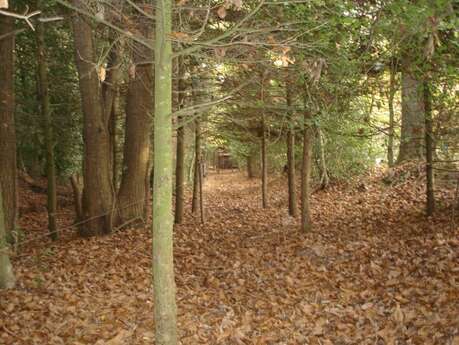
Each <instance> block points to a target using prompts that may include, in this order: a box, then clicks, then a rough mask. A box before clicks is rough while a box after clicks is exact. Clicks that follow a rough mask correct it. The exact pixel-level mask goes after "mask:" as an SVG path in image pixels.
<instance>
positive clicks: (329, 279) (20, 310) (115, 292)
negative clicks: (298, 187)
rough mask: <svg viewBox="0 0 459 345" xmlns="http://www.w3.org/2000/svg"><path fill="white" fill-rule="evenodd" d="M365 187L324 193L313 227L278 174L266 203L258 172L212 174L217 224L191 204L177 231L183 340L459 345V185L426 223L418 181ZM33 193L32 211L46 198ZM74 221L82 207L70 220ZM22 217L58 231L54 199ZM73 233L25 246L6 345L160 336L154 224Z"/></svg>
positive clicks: (210, 193) (7, 308)
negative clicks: (457, 214)
mask: <svg viewBox="0 0 459 345" xmlns="http://www.w3.org/2000/svg"><path fill="white" fill-rule="evenodd" d="M392 175H394V174H392ZM403 176H406V175H403ZM392 178H393V176H392ZM360 184H361V183H360V182H359V183H354V184H353V183H349V184H347V185H333V186H330V187H329V188H328V189H326V190H323V191H318V192H316V193H314V195H313V196H312V205H313V222H314V226H313V230H312V231H311V232H310V233H306V234H304V233H300V232H299V231H298V223H297V220H295V219H291V218H289V217H288V216H287V214H286V211H285V209H286V202H287V195H286V181H285V180H284V179H283V178H277V179H274V180H273V181H271V183H270V207H269V208H268V209H267V210H263V209H262V208H261V205H260V200H259V199H260V197H259V191H260V187H259V181H256V180H249V179H247V178H245V177H243V176H241V175H239V174H237V173H222V174H216V175H210V177H209V178H208V180H207V181H206V184H205V200H204V204H205V206H206V218H207V219H206V224H204V225H201V224H199V221H198V219H194V218H193V217H192V216H191V214H190V213H189V210H187V212H188V213H187V216H186V220H185V222H184V224H182V225H178V226H176V227H175V233H174V242H175V247H174V250H175V264H176V282H177V302H178V310H179V315H178V323H179V330H180V341H181V343H182V344H222V345H225V344H236V345H238V344H255V345H257V344H272V345H283V344H314V345H315V344H317V345H319V344H320V345H331V344H333V345H340V344H343V345H344V344H371V345H375V344H376V345H382V344H387V345H396V344H419V345H421V344H438V345H458V344H459V265H458V262H459V260H458V259H459V236H458V234H459V231H458V228H457V227H455V226H453V225H452V222H451V212H450V211H451V210H450V209H448V207H447V205H448V203H447V201H448V200H450V199H448V198H451V195H452V194H451V191H444V190H441V191H438V193H437V194H438V196H439V199H440V203H439V204H440V210H439V211H438V212H437V214H436V215H435V217H432V218H426V217H425V216H424V215H423V207H424V205H423V200H424V187H423V183H422V178H420V177H419V176H416V175H410V176H409V177H408V180H407V181H403V182H402V183H391V184H390V185H388V184H387V183H384V182H383V178H382V177H381V176H380V175H377V176H370V177H368V178H367V179H366V181H365V188H361V187H360ZM22 193H23V194H24V195H25V196H23V198H26V199H27V203H26V205H27V208H30V205H29V204H34V203H36V204H39V205H43V204H44V202H45V201H44V200H45V199H44V196H38V197H37V196H33V195H29V194H30V192H29V191H24V190H23V191H22ZM32 208H33V207H32ZM72 217H73V216H72V212H71V205H70V203H69V205H68V208H65V209H63V210H62V213H61V217H60V224H69V223H71V222H72ZM21 225H22V227H23V228H24V229H27V230H25V231H27V233H26V235H28V236H29V235H30V234H29V232H30V233H32V234H36V233H39V231H40V228H41V229H42V230H41V231H43V232H44V231H46V230H45V229H46V214H45V211H44V209H43V208H42V206H37V207H35V208H33V210H29V209H27V210H25V211H24V212H23V216H22V218H21ZM30 229H32V230H30ZM64 235H65V236H63V237H62V238H61V239H60V241H59V242H57V243H44V242H46V241H47V240H45V241H42V243H31V244H30V245H27V246H25V247H24V248H22V249H21V251H20V252H19V253H18V254H16V255H13V257H12V260H13V265H14V268H15V271H16V275H17V280H18V286H17V287H16V288H15V289H12V290H7V291H1V292H0V330H1V331H0V344H5V345H9V344H76V345H79V344H97V345H103V344H105V345H119V344H129V345H130V344H152V343H154V321H153V291H152V287H151V236H150V232H149V230H148V227H145V228H141V229H128V230H125V231H120V232H117V233H115V234H113V235H110V236H105V237H99V238H90V239H81V238H78V237H77V236H76V234H75V233H66V234H64Z"/></svg>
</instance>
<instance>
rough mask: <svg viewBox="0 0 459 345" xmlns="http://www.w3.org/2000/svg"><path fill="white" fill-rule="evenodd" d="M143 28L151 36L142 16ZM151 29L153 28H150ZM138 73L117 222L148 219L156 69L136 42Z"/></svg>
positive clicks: (130, 101) (133, 80)
mask: <svg viewBox="0 0 459 345" xmlns="http://www.w3.org/2000/svg"><path fill="white" fill-rule="evenodd" d="M139 20H142V21H143V22H142V23H140V31H141V32H142V33H143V34H144V36H145V37H147V38H149V39H151V37H152V34H153V33H152V32H151V30H150V28H149V26H150V23H149V22H148V21H147V20H146V19H145V18H141V19H139ZM149 31H150V32H149ZM133 45H134V46H133V52H134V53H133V63H134V64H135V75H131V76H130V80H129V88H128V94H127V102H126V136H125V141H124V163H123V174H122V179H121V184H120V189H119V192H118V207H119V211H118V216H119V218H118V220H117V223H118V224H124V223H125V222H127V221H130V220H133V219H143V220H146V214H145V213H144V212H145V209H146V207H145V204H146V202H147V196H148V188H147V187H146V185H145V179H146V178H147V176H148V162H149V158H150V131H151V116H152V113H153V76H152V73H153V69H152V68H151V65H150V64H148V63H145V61H152V60H153V55H152V52H151V50H150V49H148V48H146V47H144V46H143V45H141V44H138V43H134V44H133Z"/></svg>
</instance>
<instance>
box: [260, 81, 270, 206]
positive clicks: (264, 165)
mask: <svg viewBox="0 0 459 345" xmlns="http://www.w3.org/2000/svg"><path fill="white" fill-rule="evenodd" d="M264 79H265V78H264V75H262V76H261V92H260V100H261V104H262V107H264V99H265V89H264V81H265V80H264ZM261 111H262V113H261V131H262V133H261V201H262V206H263V208H267V207H268V154H267V147H266V145H267V138H266V115H265V111H264V109H262V110H261Z"/></svg>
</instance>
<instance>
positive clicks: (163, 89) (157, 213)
mask: <svg viewBox="0 0 459 345" xmlns="http://www.w3.org/2000/svg"><path fill="white" fill-rule="evenodd" d="M155 17H156V31H155V119H154V150H155V153H154V182H153V229H152V230H153V290H154V310H155V315H154V316H155V328H156V333H155V340H156V341H155V343H156V345H177V341H178V340H177V307H176V302H175V280H174V261H173V258H174V256H173V240H172V233H173V222H174V219H173V215H172V173H173V171H172V118H171V113H172V46H171V39H170V36H171V26H172V25H171V24H172V18H171V17H172V0H163V1H157V2H156V12H155Z"/></svg>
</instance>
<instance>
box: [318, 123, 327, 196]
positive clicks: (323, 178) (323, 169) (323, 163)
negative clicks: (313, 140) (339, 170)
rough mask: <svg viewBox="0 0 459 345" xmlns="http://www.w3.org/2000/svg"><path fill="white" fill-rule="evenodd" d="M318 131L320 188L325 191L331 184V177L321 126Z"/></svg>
mask: <svg viewBox="0 0 459 345" xmlns="http://www.w3.org/2000/svg"><path fill="white" fill-rule="evenodd" d="M316 129H317V139H318V140H317V143H318V146H319V147H318V149H319V167H320V188H322V189H325V188H327V187H328V184H329V183H330V177H329V176H328V169H327V160H326V159H325V145H324V136H323V133H322V130H321V129H320V127H319V126H317V127H316Z"/></svg>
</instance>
